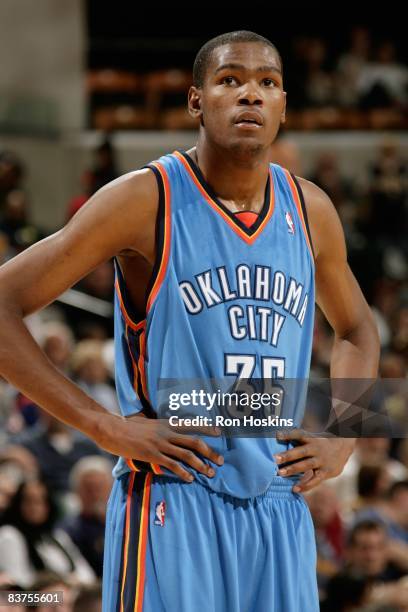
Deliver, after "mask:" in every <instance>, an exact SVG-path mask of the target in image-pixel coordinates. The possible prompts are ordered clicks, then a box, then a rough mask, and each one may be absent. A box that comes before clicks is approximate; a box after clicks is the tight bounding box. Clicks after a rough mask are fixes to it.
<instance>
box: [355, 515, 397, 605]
mask: <svg viewBox="0 0 408 612" xmlns="http://www.w3.org/2000/svg"><path fill="white" fill-rule="evenodd" d="M390 552H391V551H390V547H389V539H388V537H387V534H386V530H385V528H384V526H383V525H382V524H381V523H377V522H375V521H370V520H366V521H362V522H361V523H358V524H357V525H356V526H355V527H353V529H352V530H351V532H350V534H349V540H348V545H347V549H346V568H345V569H346V571H347V572H348V573H351V574H354V575H360V576H361V577H363V578H366V579H367V580H368V581H369V583H370V592H369V599H370V601H371V602H378V603H383V604H389V605H395V606H396V609H397V610H400V609H401V610H405V609H406V606H408V585H407V582H406V580H405V578H404V576H405V575H406V570H407V563H408V561H407V559H406V560H405V567H404V568H403V569H401V567H398V565H396V564H395V563H393V562H392V561H390V556H391V555H390ZM399 606H401V608H400V607H399Z"/></svg>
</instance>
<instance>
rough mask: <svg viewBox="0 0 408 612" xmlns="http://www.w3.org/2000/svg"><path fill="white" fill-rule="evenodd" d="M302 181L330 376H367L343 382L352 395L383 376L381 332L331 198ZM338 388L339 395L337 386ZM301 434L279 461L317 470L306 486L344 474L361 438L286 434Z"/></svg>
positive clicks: (343, 393)
mask: <svg viewBox="0 0 408 612" xmlns="http://www.w3.org/2000/svg"><path fill="white" fill-rule="evenodd" d="M299 182H300V184H301V187H302V190H303V193H304V197H305V202H306V207H307V213H308V218H309V226H310V232H311V237H312V242H313V247H314V251H315V264H316V302H317V304H318V305H319V306H320V308H321V310H322V311H323V313H324V315H325V317H326V318H327V320H328V322H329V323H330V325H331V327H332V328H333V331H334V344H333V349H332V354H331V361H330V376H331V378H332V379H333V380H332V382H333V384H334V385H336V384H337V385H338V384H339V380H338V379H354V380H355V379H362V380H361V384H360V385H356V384H355V383H354V385H351V384H350V385H349V386H348V387H347V383H345V382H341V383H340V384H341V385H342V387H341V388H340V389H339V390H340V393H341V396H342V397H344V398H345V400H346V397H347V396H348V398H349V400H350V401H352V400H354V399H357V398H358V395H359V394H362V393H363V391H364V389H365V388H368V387H369V386H370V385H369V381H370V380H373V379H375V378H376V377H377V371H378V361H379V350H380V345H379V339H378V332H377V328H376V325H375V321H374V318H373V315H372V313H371V310H370V308H369V306H368V304H367V302H366V300H365V298H364V296H363V294H362V292H361V289H360V287H359V286H358V283H357V281H356V279H355V277H354V275H353V273H352V271H351V270H350V267H349V265H348V263H347V252H346V245H345V240H344V233H343V228H342V226H341V223H340V219H339V217H338V215H337V212H336V210H335V208H334V206H333V204H332V202H331V200H330V198H329V197H328V196H327V195H326V194H325V193H324V192H323V191H322V190H321V189H319V188H318V187H317V186H316V185H314V184H313V183H311V182H309V181H306V180H304V179H299ZM336 380H337V381H338V382H337V383H336ZM364 381H367V382H366V383H365V382H364ZM353 386H354V389H353V388H352V387H353ZM357 387H359V388H357ZM332 391H333V395H334V396H335V395H336V389H333V390H332ZM353 392H355V397H353V395H352V394H353ZM339 406H340V410H341V409H344V407H346V406H347V402H346V401H344V402H341V403H340V404H339ZM295 438H296V439H298V440H299V441H300V442H301V445H300V446H298V447H296V448H295V449H292V450H290V451H286V452H285V453H280V455H279V459H278V463H284V462H286V461H297V463H296V464H293V465H292V466H288V467H287V469H286V471H285V472H283V473H282V475H285V476H286V475H293V474H296V473H299V472H307V471H308V470H311V469H313V470H315V471H314V475H313V477H312V478H311V479H310V480H308V482H307V484H306V479H302V481H301V482H300V483H299V485H300V486H301V490H308V489H311V488H313V487H314V486H316V485H317V484H318V483H319V482H321V481H322V480H324V479H326V478H331V477H333V476H336V475H338V474H340V473H341V471H342V469H343V467H344V465H345V463H346V461H347V459H348V457H349V456H350V454H351V452H352V450H353V448H354V445H355V439H342V438H338V439H331V440H328V439H324V438H320V439H318V438H316V439H315V440H313V439H311V438H307V437H305V436H304V434H302V432H297V433H296V432H288V434H287V435H284V436H282V439H292V440H293V439H295ZM309 476H310V473H309Z"/></svg>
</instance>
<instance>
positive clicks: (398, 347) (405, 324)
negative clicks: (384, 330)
mask: <svg viewBox="0 0 408 612" xmlns="http://www.w3.org/2000/svg"><path fill="white" fill-rule="evenodd" d="M391 325H392V328H391V329H392V340H391V346H392V348H393V349H394V351H396V352H397V353H398V354H399V355H401V357H403V358H404V359H405V372H404V373H402V372H401V375H402V376H406V373H407V364H408V304H405V305H403V306H401V307H400V308H399V309H398V310H397V311H396V312H395V314H394V316H393V318H392V320H391Z"/></svg>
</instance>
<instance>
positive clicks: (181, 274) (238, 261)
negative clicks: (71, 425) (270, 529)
mask: <svg viewBox="0 0 408 612" xmlns="http://www.w3.org/2000/svg"><path fill="white" fill-rule="evenodd" d="M149 167H150V168H151V169H152V171H153V172H154V173H155V175H156V178H157V181H158V185H159V194H160V205H159V213H158V220H157V237H156V238H157V239H156V247H157V261H156V265H155V269H154V271H153V276H152V279H151V283H150V287H149V291H148V297H147V307H146V314H145V318H144V319H143V320H140V319H138V316H137V313H135V312H134V311H133V310H132V305H131V303H130V300H129V299H128V296H127V291H126V285H125V282H124V279H123V277H122V274H121V271H120V267H119V265H116V266H115V267H116V294H115V364H116V387H117V393H118V398H119V403H120V407H121V411H122V414H123V415H125V416H129V415H132V414H135V413H137V412H139V411H141V410H143V411H144V412H145V413H146V414H147V416H156V415H157V414H159V413H160V406H161V401H162V398H161V392H160V389H161V387H160V385H161V381H163V380H164V381H169V380H171V381H188V380H191V381H193V380H194V381H203V383H204V381H210V380H222V381H225V380H227V381H230V384H231V385H233V384H234V381H235V380H236V379H237V378H239V377H241V378H245V379H263V380H271V379H274V380H277V381H279V379H293V380H295V379H296V380H298V381H299V380H300V381H305V380H307V378H308V376H309V368H310V357H311V347H312V337H313V321H314V302H315V295H314V294H315V289H314V259H313V252H312V247H311V241H310V234H309V229H308V225H307V217H306V209H305V206H304V201H303V196H302V192H301V189H300V187H299V184H298V183H297V181H296V179H295V177H293V176H292V175H291V174H290V173H289V172H288V171H287V170H285V169H283V168H282V167H280V166H278V165H276V164H270V167H269V177H268V181H267V185H266V190H265V202H264V205H263V208H262V210H261V212H260V214H259V216H258V218H257V220H256V222H255V223H254V224H253V225H252V226H251V227H249V228H248V227H247V226H246V225H245V224H244V223H242V222H241V221H240V220H239V217H237V216H235V215H234V214H233V213H231V212H230V211H229V210H228V209H227V208H226V207H225V206H224V205H223V204H222V203H221V202H220V201H219V200H218V198H217V196H216V194H215V193H214V192H213V191H212V189H211V187H210V186H209V185H208V184H206V181H205V179H204V177H203V176H202V174H201V172H200V169H199V168H198V166H197V165H196V164H195V163H194V162H193V160H192V159H191V158H190V157H189V156H188V155H186V154H185V153H182V152H178V151H176V152H174V153H173V154H171V155H165V156H163V157H161V158H160V159H159V160H158V161H156V162H152V163H151V164H149ZM304 403H305V402H304V394H303V393H300V394H299V396H298V398H297V401H294V402H292V404H291V406H292V407H291V409H290V412H291V416H292V418H293V422H294V424H295V425H300V423H301V421H302V417H303V411H304ZM286 416H288V415H287V414H286ZM206 441H207V442H208V443H209V444H210V445H211V446H213V447H214V448H215V449H216V450H218V451H219V452H220V453H221V454H222V455H223V456H224V465H223V466H222V467H217V466H216V467H215V471H216V476H215V477H214V478H208V477H207V476H205V475H203V474H200V473H195V477H196V479H197V480H198V481H199V482H202V483H203V484H205V485H207V486H209V487H210V488H211V489H213V490H215V491H218V492H221V493H227V494H230V495H233V496H235V497H240V498H247V497H253V496H256V495H259V494H260V493H262V492H263V491H265V490H266V489H267V488H268V486H269V484H270V482H271V478H272V477H274V476H276V473H277V465H276V463H275V462H274V459H273V453H275V452H278V450H284V448H283V449H282V445H281V444H278V442H277V441H276V439H275V438H274V437H273V436H271V437H265V436H256V437H245V436H238V437H228V438H227V437H226V436H225V435H221V436H220V437H208V438H206ZM145 467H146V464H144V465H143V464H141V463H140V462H137V461H135V460H132V459H131V458H121V459H120V460H119V462H118V464H117V466H116V468H115V471H114V474H115V475H116V476H120V475H121V474H122V473H123V472H124V471H126V470H132V469H135V470H139V469H145ZM149 469H151V470H152V471H153V472H154V473H156V474H160V473H167V474H168V475H170V472H168V471H166V470H165V469H164V468H160V467H159V466H157V465H154V464H153V465H150V466H149ZM188 469H189V470H190V471H193V470H192V468H188Z"/></svg>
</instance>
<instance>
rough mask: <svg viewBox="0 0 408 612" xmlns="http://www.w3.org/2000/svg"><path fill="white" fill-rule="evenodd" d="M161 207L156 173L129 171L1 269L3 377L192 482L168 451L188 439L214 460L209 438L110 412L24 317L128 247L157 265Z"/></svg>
mask: <svg viewBox="0 0 408 612" xmlns="http://www.w3.org/2000/svg"><path fill="white" fill-rule="evenodd" d="M157 208H158V188H157V182H156V179H155V177H154V174H153V172H152V171H151V170H141V171H138V172H134V173H130V174H128V175H125V176H124V177H121V178H120V179H117V180H116V181H113V182H112V183H110V184H109V185H107V186H106V187H104V188H103V189H101V190H100V191H99V192H97V194H95V195H94V196H93V197H92V198H91V200H90V201H89V202H88V203H87V204H86V205H85V206H84V207H83V208H82V209H81V210H80V211H79V212H78V214H77V215H76V216H75V217H74V218H73V219H72V220H71V221H70V222H69V223H68V224H67V225H66V226H65V227H64V228H63V229H62V230H60V231H58V232H57V233H55V234H53V235H52V236H50V237H49V238H46V239H45V240H42V241H41V242H39V243H37V244H35V245H34V246H32V247H31V248H30V249H28V250H26V251H25V252H23V253H22V254H20V255H18V256H17V257H15V258H14V259H12V260H11V261H9V262H7V263H6V264H4V265H3V266H1V268H0V321H1V326H0V374H1V375H2V376H4V377H5V378H6V379H7V380H8V381H9V382H10V383H11V384H12V385H14V386H15V387H17V388H18V389H20V390H21V391H22V392H23V393H24V394H25V395H27V397H29V398H31V399H32V400H33V401H34V402H35V403H36V404H38V405H39V406H41V407H42V408H44V409H45V410H46V411H47V412H49V413H51V414H52V415H53V416H55V417H56V418H58V419H59V420H61V421H63V422H65V423H67V424H68V425H71V426H72V427H75V428H77V429H79V430H80V431H82V432H84V433H85V434H86V435H88V436H89V437H90V438H92V439H93V440H95V441H96V443H97V444H99V445H100V446H101V447H102V448H104V449H105V450H107V451H109V452H112V453H114V454H117V455H124V456H126V457H134V458H138V459H142V460H144V461H148V462H153V463H160V464H161V465H166V467H169V469H171V470H173V471H175V472H176V473H177V474H178V475H180V476H181V477H183V478H185V479H187V472H186V471H185V470H184V469H183V468H182V467H181V465H180V464H179V463H177V462H176V461H174V460H173V459H171V457H169V456H167V455H166V456H165V455H164V452H165V451H166V452H170V451H171V450H174V449H173V442H174V444H181V439H183V444H184V446H190V448H192V449H193V450H198V451H199V452H200V453H201V454H203V455H205V456H208V457H210V458H212V459H213V460H214V457H215V454H214V453H212V451H211V453H212V454H209V453H210V449H209V448H208V447H207V445H205V443H204V442H203V441H202V440H199V441H198V442H197V440H195V439H194V438H190V437H188V436H182V435H181V434H178V433H175V432H173V431H171V439H170V438H169V435H170V434H169V430H170V428H169V427H167V428H166V427H165V426H164V424H160V423H158V422H157V421H151V420H150V419H141V418H137V419H135V418H133V419H132V418H130V419H125V418H123V417H120V416H117V415H112V414H111V413H109V412H107V411H106V410H105V409H104V408H102V406H100V405H99V404H97V403H96V402H95V401H93V400H92V399H91V398H90V397H89V396H87V395H86V394H85V393H84V392H83V391H82V390H81V389H80V388H79V387H78V386H77V385H75V384H74V383H73V382H72V381H70V380H68V379H67V378H66V377H65V376H63V374H61V373H60V372H59V371H58V370H57V369H56V368H55V367H54V366H53V365H52V364H51V362H50V361H49V360H48V359H47V357H46V356H45V354H44V353H43V352H42V351H41V349H40V347H39V346H38V345H37V343H36V342H35V341H34V339H33V337H32V336H31V334H30V333H29V332H28V330H27V328H26V326H25V325H24V322H23V319H24V317H25V316H27V315H29V314H30V313H32V312H35V311H37V310H39V309H41V308H43V307H44V306H46V305H47V304H49V303H50V302H52V301H53V300H54V299H55V298H56V297H57V296H58V295H60V294H61V293H63V292H64V291H65V290H66V289H68V288H69V287H71V286H72V285H74V284H75V283H76V282H77V281H79V280H80V279H81V278H82V277H84V276H85V275H86V274H88V273H89V272H90V271H91V270H93V269H94V268H95V267H96V266H98V265H99V264H100V263H102V262H104V261H107V260H109V259H110V258H111V257H113V256H114V255H116V254H119V253H121V252H122V251H127V252H129V251H135V252H137V253H139V254H140V255H142V256H143V257H144V258H145V259H147V260H148V261H149V262H150V263H153V261H154V250H155V245H154V236H155V223H156V214H157ZM162 425H163V426H162ZM172 441H173V442H172ZM177 453H179V455H178V456H180V453H183V454H182V457H181V458H183V459H184V460H185V461H187V463H190V464H191V465H193V467H195V468H196V469H201V470H202V471H204V467H202V466H204V464H203V463H202V462H201V460H199V458H198V457H197V456H196V455H195V454H194V453H192V452H191V450H188V449H181V450H179V448H177V449H176V452H174V453H173V454H174V455H177ZM205 469H207V468H206V467H205Z"/></svg>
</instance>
